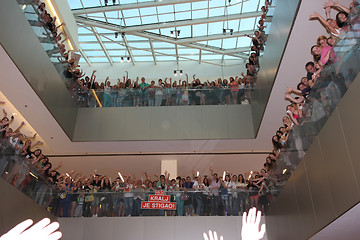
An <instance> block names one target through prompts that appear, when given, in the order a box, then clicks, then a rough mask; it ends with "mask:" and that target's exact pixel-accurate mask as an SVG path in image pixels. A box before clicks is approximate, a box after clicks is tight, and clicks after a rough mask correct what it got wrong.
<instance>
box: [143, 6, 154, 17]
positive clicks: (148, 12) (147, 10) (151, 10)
mask: <svg viewBox="0 0 360 240" xmlns="http://www.w3.org/2000/svg"><path fill="white" fill-rule="evenodd" d="M140 13H141V15H142V16H144V15H153V14H156V7H147V8H140Z"/></svg>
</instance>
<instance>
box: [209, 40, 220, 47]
mask: <svg viewBox="0 0 360 240" xmlns="http://www.w3.org/2000/svg"><path fill="white" fill-rule="evenodd" d="M208 45H209V46H212V47H218V48H220V47H221V39H218V40H211V41H208Z"/></svg>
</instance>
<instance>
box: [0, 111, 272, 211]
mask: <svg viewBox="0 0 360 240" xmlns="http://www.w3.org/2000/svg"><path fill="white" fill-rule="evenodd" d="M4 114H5V116H4V117H3V119H2V120H1V121H0V127H1V129H0V131H1V133H2V138H1V145H0V154H1V161H0V176H2V177H3V178H4V179H5V180H6V181H8V182H9V183H11V184H12V185H13V186H15V187H16V188H18V189H19V190H21V191H23V192H24V193H26V194H27V195H28V196H30V197H31V198H32V199H34V200H35V201H36V202H37V203H38V204H40V205H42V206H45V207H47V208H48V209H49V211H51V212H52V213H54V214H55V215H57V216H63V217H68V216H70V217H80V216H84V217H90V216H153V215H160V216H161V215H165V214H166V215H171V216H175V215H177V216H185V215H202V216H204V215H208V216H209V215H236V216H238V215H239V214H242V213H243V212H244V211H247V210H248V209H249V208H250V207H257V208H259V209H262V210H265V209H266V208H267V207H268V205H269V202H270V200H271V199H272V197H273V194H274V190H275V188H274V187H273V186H271V184H270V183H269V181H268V175H267V171H266V170H265V169H262V170H261V171H260V172H251V173H250V175H249V176H247V177H246V178H245V177H244V175H243V174H230V173H229V172H225V171H224V173H223V175H222V177H221V176H219V175H218V174H217V173H215V172H214V171H213V169H212V168H210V174H209V175H204V176H202V175H200V174H199V173H197V174H196V173H195V171H193V174H192V176H191V177H190V176H186V177H185V176H178V177H176V178H173V179H170V175H169V174H168V173H165V174H164V175H161V176H157V175H154V177H151V176H149V175H148V174H147V173H144V175H143V176H139V177H136V176H134V175H131V174H127V175H124V176H122V175H121V174H120V173H118V174H119V177H117V178H116V179H115V180H114V181H112V180H111V179H110V178H109V177H107V176H102V175H100V174H99V173H92V174H91V175H90V176H89V177H87V176H83V175H80V174H78V173H76V172H75V171H72V172H71V173H63V174H61V173H60V172H59V171H58V169H59V168H60V167H61V166H62V164H60V165H59V166H57V167H53V166H52V164H51V163H50V161H49V158H48V157H46V156H45V155H44V154H42V151H41V149H40V148H38V146H39V145H41V144H42V142H40V141H37V142H36V143H35V144H33V142H34V139H35V138H36V135H34V136H32V137H26V136H24V135H23V134H21V132H20V128H21V127H22V126H23V125H24V123H21V124H20V126H19V127H18V128H17V129H16V130H15V131H13V130H12V128H11V127H10V124H11V122H12V121H13V119H14V117H12V118H11V119H10V120H9V119H8V118H7V116H6V112H5V111H4ZM156 190H163V191H165V192H166V194H168V195H170V196H171V198H170V199H171V201H172V202H176V203H177V209H176V210H166V211H164V210H145V209H141V202H142V201H146V200H147V199H148V196H149V195H150V194H154V193H155V191H156ZM275 193H276V192H275Z"/></svg>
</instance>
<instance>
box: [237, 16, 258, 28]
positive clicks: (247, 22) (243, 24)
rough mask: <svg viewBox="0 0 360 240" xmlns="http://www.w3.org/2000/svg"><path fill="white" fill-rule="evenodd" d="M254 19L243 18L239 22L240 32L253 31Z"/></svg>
mask: <svg viewBox="0 0 360 240" xmlns="http://www.w3.org/2000/svg"><path fill="white" fill-rule="evenodd" d="M254 24H255V18H245V19H241V21H240V31H244V30H252V29H254Z"/></svg>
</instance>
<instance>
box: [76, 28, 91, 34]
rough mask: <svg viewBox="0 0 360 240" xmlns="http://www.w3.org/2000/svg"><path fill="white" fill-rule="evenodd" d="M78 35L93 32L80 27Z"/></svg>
mask: <svg viewBox="0 0 360 240" xmlns="http://www.w3.org/2000/svg"><path fill="white" fill-rule="evenodd" d="M78 33H93V32H92V31H90V30H88V29H86V28H83V27H78Z"/></svg>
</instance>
